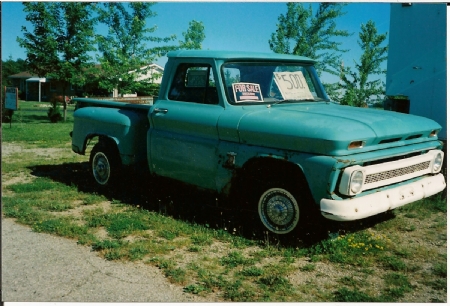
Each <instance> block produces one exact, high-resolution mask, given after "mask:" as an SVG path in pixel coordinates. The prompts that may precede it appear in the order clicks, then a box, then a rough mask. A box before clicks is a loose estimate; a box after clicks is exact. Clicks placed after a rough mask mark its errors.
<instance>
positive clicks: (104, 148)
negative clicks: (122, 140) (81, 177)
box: [89, 143, 120, 186]
mask: <svg viewBox="0 0 450 306" xmlns="http://www.w3.org/2000/svg"><path fill="white" fill-rule="evenodd" d="M114 149H115V148H114V147H113V146H112V145H105V144H103V143H97V144H96V145H95V146H94V148H93V149H92V151H91V156H90V161H89V164H90V167H91V171H92V176H93V178H94V180H95V181H96V182H97V184H99V185H100V186H109V185H111V184H112V183H113V182H115V180H116V178H117V176H118V172H119V168H120V157H119V153H118V151H117V149H116V150H114Z"/></svg>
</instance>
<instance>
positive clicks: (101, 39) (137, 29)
mask: <svg viewBox="0 0 450 306" xmlns="http://www.w3.org/2000/svg"><path fill="white" fill-rule="evenodd" d="M154 4H155V3H150V2H130V3H128V4H124V3H121V2H109V3H103V4H102V5H100V4H99V6H98V8H97V12H98V15H99V17H98V20H99V22H100V23H102V24H104V25H105V26H107V27H108V29H109V32H108V34H107V35H106V36H103V35H97V36H96V39H97V43H98V49H99V51H100V52H101V56H100V57H98V58H97V60H99V62H100V64H101V67H102V69H101V71H99V73H100V75H99V76H98V79H99V86H100V87H101V88H104V89H107V90H108V91H112V90H113V89H115V88H119V90H120V92H121V93H122V92H131V90H133V86H134V83H135V79H136V77H138V76H140V75H144V74H146V73H147V72H148V69H149V68H148V65H149V64H150V63H151V62H153V61H154V60H155V58H156V57H157V56H161V55H164V54H165V53H167V52H168V51H170V50H172V49H174V47H168V46H165V47H164V46H159V47H153V48H149V47H148V46H147V45H146V42H152V43H159V44H161V43H168V42H170V41H173V40H174V39H175V36H174V35H172V36H169V37H165V38H160V37H156V36H153V35H152V34H153V33H154V32H155V31H156V29H157V27H156V26H153V27H151V28H148V27H146V21H147V20H148V19H149V18H152V17H155V16H156V13H154V12H153V11H152V6H153V5H154ZM143 67H146V68H143ZM130 71H135V73H129V72H130Z"/></svg>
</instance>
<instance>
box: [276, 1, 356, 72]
mask: <svg viewBox="0 0 450 306" xmlns="http://www.w3.org/2000/svg"><path fill="white" fill-rule="evenodd" d="M343 7H344V4H338V3H327V2H322V3H320V4H319V7H318V9H317V11H316V13H315V14H314V13H313V9H312V5H309V7H308V8H305V7H304V6H303V4H302V3H297V2H289V3H287V12H286V15H280V16H279V17H278V24H277V30H276V32H275V33H272V35H271V38H270V40H269V46H270V49H271V50H272V51H274V52H276V53H284V54H294V55H300V56H307V57H310V58H312V59H315V60H318V63H317V64H316V68H317V71H318V73H319V74H320V73H321V72H323V71H326V72H329V73H331V74H336V72H335V69H336V67H338V66H339V54H340V53H342V52H346V51H347V50H343V49H340V48H339V46H340V45H341V44H342V43H339V42H337V41H335V40H333V39H334V38H337V37H348V36H350V34H349V33H348V32H347V31H345V30H338V29H337V28H336V19H337V18H339V17H341V16H343V15H345V13H344V12H343V11H342V9H343Z"/></svg>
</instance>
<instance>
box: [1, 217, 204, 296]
mask: <svg viewBox="0 0 450 306" xmlns="http://www.w3.org/2000/svg"><path fill="white" fill-rule="evenodd" d="M1 221H2V301H4V302H205V301H206V299H204V298H202V297H199V296H195V295H192V294H187V293H184V292H183V288H182V287H180V286H175V285H171V284H170V283H169V282H168V281H167V280H166V279H165V278H164V276H163V275H162V274H161V272H160V271H159V269H158V268H155V267H151V266H146V265H144V264H136V263H120V262H110V261H106V260H104V259H102V258H100V257H98V256H97V255H96V254H95V253H93V252H91V250H90V248H89V247H85V246H81V245H77V243H76V241H73V240H69V239H65V238H60V237H55V236H51V235H48V234H43V233H35V232H32V231H31V229H30V228H29V227H26V226H22V225H19V224H17V223H15V222H14V221H13V220H12V219H4V218H2V220H1ZM210 302H212V301H210Z"/></svg>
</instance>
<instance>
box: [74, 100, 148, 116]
mask: <svg viewBox="0 0 450 306" xmlns="http://www.w3.org/2000/svg"><path fill="white" fill-rule="evenodd" d="M72 101H74V102H75V103H76V108H75V109H79V108H83V107H89V106H91V107H92V106H97V107H106V108H119V109H130V110H136V111H139V112H145V113H148V111H149V109H150V107H152V105H150V104H134V103H125V102H117V101H113V100H96V99H91V98H75V99H73V100H72Z"/></svg>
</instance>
